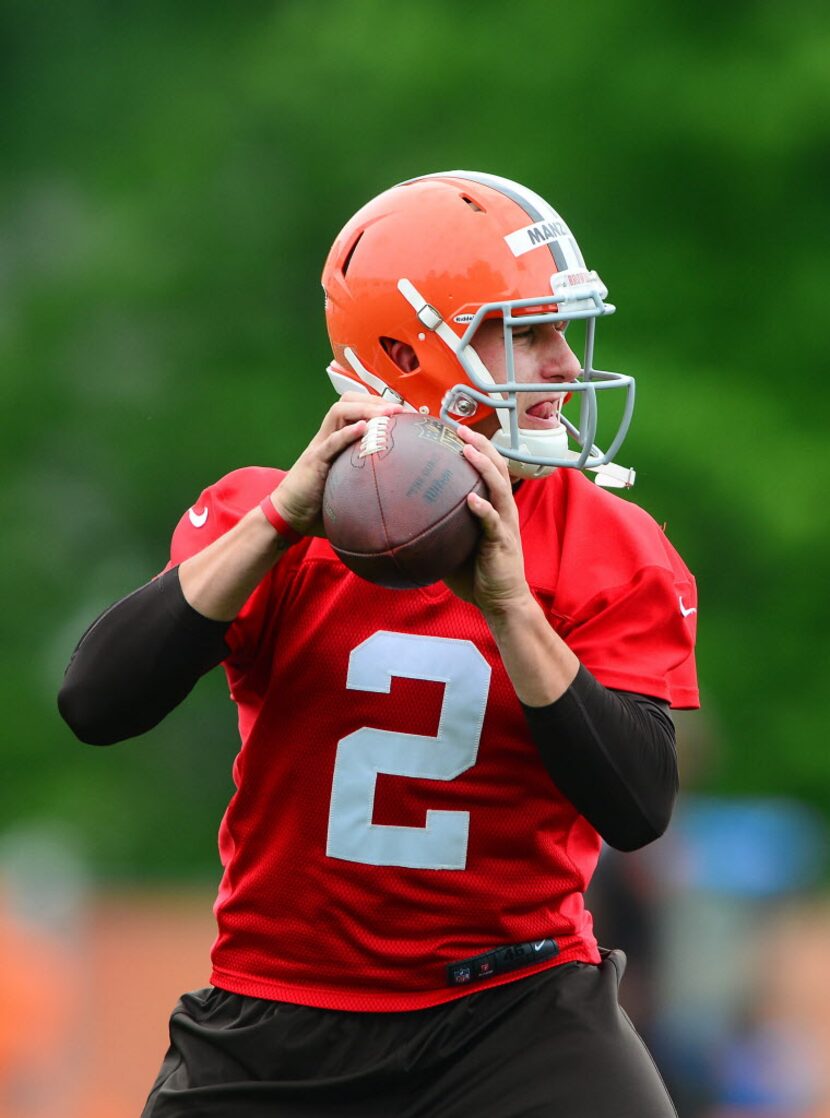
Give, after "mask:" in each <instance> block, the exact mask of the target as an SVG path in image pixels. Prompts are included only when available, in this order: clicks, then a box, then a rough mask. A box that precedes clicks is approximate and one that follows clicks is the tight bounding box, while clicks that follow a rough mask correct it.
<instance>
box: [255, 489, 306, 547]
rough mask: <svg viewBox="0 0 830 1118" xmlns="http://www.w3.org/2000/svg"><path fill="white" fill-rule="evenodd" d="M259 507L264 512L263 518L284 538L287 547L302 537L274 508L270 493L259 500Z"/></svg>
mask: <svg viewBox="0 0 830 1118" xmlns="http://www.w3.org/2000/svg"><path fill="white" fill-rule="evenodd" d="M259 507H260V508H261V509H262V511H263V512H264V513H265V519H266V520H267V521H268V523H269V524H270V525H271V527H272V528H273V529H274V531H275V532H276V533H277V535H278V536H280V537H281V538H282V539H284V540H285V542H286V543H287V544H288V546H289V547H290V546H291V544H292V543H297V542H298V540H301V539H302V538H303V534H302V532H298V531H296V529H294V528H292V527H291V525H290V524H289V523H288V521H287V520H285V519H284V518H283V517H281V516H280V514H279V513H278V512H277V510H276V509H275V508H274V502H273V501H272V500H271V494H270V493H269V494H268V496H267V497H263V499H262V500H261V501H260V502H259Z"/></svg>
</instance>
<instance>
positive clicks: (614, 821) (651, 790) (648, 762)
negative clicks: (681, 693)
mask: <svg viewBox="0 0 830 1118" xmlns="http://www.w3.org/2000/svg"><path fill="white" fill-rule="evenodd" d="M522 709H523V710H524V713H525V717H526V719H527V723H528V726H529V727H530V733H531V736H532V738H533V740H534V742H535V743H536V746H537V748H538V750H539V754H540V756H541V758H542V763H543V764H544V766H545V768H546V769H547V771H548V774H549V775H550V777H551V778H552V780H553V781H554V783H555V784H556V785H557V787H558V788H559V790H560V791H561V792H562V793H563V794H564V795H565V796H567V798H568V799H569V800H570V801H571V803H572V804H573V805H574V807H575V808H577V809H578V810H579V811H580V812H581V813H582V815H584V816H585V818H586V819H587V820H588V822H589V823H591V824H592V825H593V826H594V828H595V829H596V830H597V831H598V832H599V834H600V835H601V836H602V837H603V838H604V839H605V841H606V842H607V843H608V845H609V846H613V847H615V848H616V849H617V850H637V849H638V848H639V847H641V846H645V845H646V844H647V843H649V842H652V841H653V840H654V839H656V838H659V837H660V835H662V834H663V832H664V831H665V829H666V827H667V826H668V824H669V820H670V818H671V814H672V810H673V809H674V803H675V800H676V799H677V791H678V773H677V753H676V749H675V734H674V723H673V722H672V720H671V716H670V715H669V707H668V703H665V702H661V701H660V700H658V699H652V698H650V697H649V696H647V695H638V694H634V693H633V692H630V691H612V690H610V689H609V688H607V687H603V685H602V684H601V683H599V682H598V681H597V680H596V679H595V678H594V676H592V675H591V673H590V672H589V671H588V669H587V668H586V667H584V665H583V666H580V669H579V671H578V672H577V675H576V678H575V679H574V681H573V683H572V684H571V685H570V687H569V688H568V690H567V691H566V692H565V693H564V695H562V697H561V698H560V699H557V701H556V702H553V703H550V704H548V705H547V706H543V707H529V706H525V705H524V704H522Z"/></svg>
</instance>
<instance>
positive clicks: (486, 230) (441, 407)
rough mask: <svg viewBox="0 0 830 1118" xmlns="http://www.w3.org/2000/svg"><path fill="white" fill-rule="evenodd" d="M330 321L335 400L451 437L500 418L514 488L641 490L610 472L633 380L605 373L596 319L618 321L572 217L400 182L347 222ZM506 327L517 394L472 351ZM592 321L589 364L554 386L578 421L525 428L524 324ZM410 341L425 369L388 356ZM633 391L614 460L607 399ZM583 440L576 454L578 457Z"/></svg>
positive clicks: (544, 387)
mask: <svg viewBox="0 0 830 1118" xmlns="http://www.w3.org/2000/svg"><path fill="white" fill-rule="evenodd" d="M322 281H323V288H324V290H325V294H326V323H327V326H328V332H329V338H330V340H331V345H332V350H333V352H334V360H333V361H332V363H331V364H330V365H329V368H328V373H329V377H330V379H331V381H332V384H333V385H334V387H335V389H336V390H337V391H338V392H340V393H342V392H345V391H347V390H355V389H359V390H363V391H369V392H374V393H377V394H379V395H388V396H390V397H391V398H394V399H396V400H400V401H402V402H403V403H404V404H405V405H406V406H408V407H410V408H412V409H413V410H416V411H420V412H422V413H424V414H429V415H432V416H436V417H439V418H441V419H443V420H444V421H445V422H447V423H450V424H452V425H457V424H459V423H465V424H470V425H476V424H478V423H480V422H481V420H482V419H484V418H485V417H486V416H488V415H492V414H493V413H495V414H496V416H497V417H498V420H499V430H498V431H497V433H496V434H495V435H494V436H493V442H494V444H495V445H496V446H497V447H498V449H499V450H500V452H501V453H502V454H504V455H505V457H507V458H508V460H509V465H510V469H511V473H513V474H514V475H516V476H524V477H539V476H543V475H544V474H547V473H550V472H551V471H552V470H553V469H555V468H557V467H560V466H576V467H577V468H580V469H582V468H586V469H593V470H595V471H596V472H597V473H598V475H599V477H598V480H600V481H602V482H603V483H604V484H608V485H630V484H632V483H633V477H634V472H633V471H632V470H626V469H623V468H621V467H618V466H615V465H614V464H613V463H612V462H611V458H612V456H613V455H614V454H615V453H616V451H617V449H618V448H619V446H620V445H621V443H622V441H623V439H624V438H625V435H626V432H627V430H628V426H629V424H630V421H631V413H632V410H633V405H634V380H633V378H632V377H630V376H624V375H623V374H621V373H612V372H606V371H599V370H596V369H594V368H593V349H594V327H595V323H596V320H597V318H600V317H602V316H603V315H607V314H610V313H612V312H613V310H614V307H613V306H611V305H610V304H608V303H606V302H605V301H604V300H605V296H606V295H607V289H606V288H605V286H604V285H603V283H602V281H601V280H600V278H599V276H598V275H597V273H596V272H593V271H589V270H588V269H587V268H586V266H585V262H584V260H583V258H582V253H581V252H580V250H579V246H578V245H577V242H576V240H575V238H574V237H573V235H572V233H571V231H570V230H569V228H568V226H567V225H566V224H565V222H564V221H563V220H562V218H561V217H560V215H559V214H558V213H557V212H556V210H554V209H553V207H552V206H550V205H549V204H548V203H547V202H545V200H544V199H543V198H540V197H539V195H537V194H535V193H534V192H533V191H531V190H528V189H527V187H524V186H521V185H520V184H519V183H515V182H512V181H510V180H509V179H503V178H499V177H498V176H496V175H488V174H482V173H479V172H474V171H445V172H440V173H437V174H431V175H423V176H421V177H419V178H415V179H410V180H409V181H408V182H403V183H399V184H398V185H397V186H393V187H392V188H391V189H389V190H386V191H385V192H384V193H382V194H380V195H378V196H377V197H376V198H373V199H372V201H370V202H368V203H367V204H366V205H365V206H363V207H362V209H360V210H359V211H358V212H357V213H356V214H355V216H354V217H353V218H352V219H351V220H350V221H349V222H348V223H347V224H346V226H345V227H344V228H343V230H342V231H341V233H340V234H339V236H338V237H337V239H336V240H335V242H334V244H333V246H332V248H331V251H330V252H329V255H328V258H327V260H326V263H325V267H324V269H323V277H322ZM494 317H498V318H501V319H502V321H503V323H504V340H505V369H506V376H507V380H506V382H502V383H498V384H497V383H496V382H495V380H494V379H493V377H492V375H491V374H490V372H489V371H488V369H487V368H486V367H485V365H484V364H483V362H482V361H481V360H480V359H479V357H478V354H477V353H476V351H475V348H474V346H473V340H474V335H475V332H476V330H477V329H478V326H479V325H480V323H481V322H482V320H483V319H485V318H494ZM572 319H584V320H585V325H586V332H585V354H584V360H583V362H582V368H581V371H580V376H579V378H578V379H577V380H576V381H575V382H568V383H567V384H565V385H561V386H559V387H556V388H555V390H556V391H560V392H561V393H562V395H563V396H565V395H567V396H570V395H571V394H573V395H574V396H577V397H579V400H580V409H579V410H580V414H579V421H578V423H575V422H573V421H571V420H569V419H566V418H565V416H564V415H563V416H562V417H561V424H560V426H558V427H557V428H555V429H553V430H545V431H539V430H532V431H531V430H526V429H524V428H520V427H519V426H518V411H517V405H516V397H517V393H518V392H522V393H527V392H534V391H538V392H545V393H548V394H550V392H551V384H550V383H547V384H518V383H517V382H516V381H515V378H514V372H513V370H514V364H513V337H512V330H513V327H514V326H517V325H520V324H521V325H525V326H526V325H528V324H530V323H540V322H560V321H562V320H572ZM392 340H398V341H402V342H406V343H407V344H408V345H409V346H411V347H412V349H413V350H414V352H415V357H416V359H417V367H415V368H414V369H412V370H411V371H407V370H404V369H402V368H400V367H399V366H398V364H397V363H396V362H395V361H394V360H393V358H392V357H391V356H390V355H389V353H388V352H387V349H386V346H387V345H388V344H389V342H391V341H392ZM611 388H617V389H622V390H623V391H624V392H625V402H624V407H623V414H622V418H621V420H620V422H619V425H618V428H617V432H616V435H615V436H614V437H613V438H612V440H611V442H610V445H609V447H608V450H607V451H602V450H600V449H599V448H598V447H597V446H596V445H595V438H596V429H597V394H598V392H600V391H606V390H608V389H611ZM571 442H572V443H573V444H574V447H573V448H572V447H571V445H570V444H571Z"/></svg>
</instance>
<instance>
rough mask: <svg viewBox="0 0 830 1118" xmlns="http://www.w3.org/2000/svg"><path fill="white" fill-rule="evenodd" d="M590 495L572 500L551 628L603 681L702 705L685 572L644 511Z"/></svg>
mask: <svg viewBox="0 0 830 1118" xmlns="http://www.w3.org/2000/svg"><path fill="white" fill-rule="evenodd" d="M582 492H583V490H580V494H579V495H580V496H581V494H582ZM591 493H592V494H595V495H594V496H593V497H592V499H590V501H589V500H587V499H586V500H585V501H584V502H583V501H581V500H578V499H574V495H573V494H572V498H571V506H570V512H571V516H570V518H569V523H570V527H569V529H568V530H567V532H566V533H565V538H564V540H563V547H562V554H561V569H560V573H559V589H560V590H561V593H559V592H557V594H556V607H557V614H558V616H557V620H556V628H557V630H558V631H559V633H560V635H561V636H562V637H563V638H564V639H565V640H566V642H567V643H568V645H569V646H570V648H571V649H572V650H573V651H574V652H575V653H576V655H577V656H578V657H579V659H580V660H581V662H582V663H583V664H584V665H585V667H586V668H588V670H589V671H590V672H592V673H593V675H594V676H596V678H597V679H598V680H599V681H600V682H601V683H603V684H605V686H606V687H612V688H614V689H616V690H620V691H635V692H638V693H639V694H643V695H651V696H652V697H654V698H657V699H663V700H665V701H667V702H669V703H670V704H671V705H672V706H673V707H675V708H692V707H697V706H699V705H700V701H699V696H698V686H697V672H696V667H695V651H694V650H695V639H696V623H697V608H698V602H697V589H696V586H695V580H694V578H693V576H692V574H691V572H690V571H689V570H688V568H687V567H686V565H685V563H684V562H683V560H682V559H681V558H680V556H679V555H678V553H677V551H676V550H675V549H674V547H673V546H672V544H671V543H670V541H669V540H668V538H667V536H666V534H665V532H664V531H663V529H662V528H661V527H660V526H659V525H658V524H657V523H656V522H655V521H654V520H653V519H652V517H651V516H649V514H648V513H646V512H645V511H644V510H643V509H641V508H639V507H638V506H636V505H633V504H631V503H629V502H627V501H623V500H621V499H620V498H619V497H617V496H615V495H613V494H607V493H605V492H601V491H597V490H596V489H595V487H591Z"/></svg>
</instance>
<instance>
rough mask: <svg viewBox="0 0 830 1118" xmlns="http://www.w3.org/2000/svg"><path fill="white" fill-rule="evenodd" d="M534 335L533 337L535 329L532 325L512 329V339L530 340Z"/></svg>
mask: <svg viewBox="0 0 830 1118" xmlns="http://www.w3.org/2000/svg"><path fill="white" fill-rule="evenodd" d="M534 337H535V331H534V328H533V327H532V326H520V327H519V328H518V330H517V329H516V328H515V327H514V329H513V340H514V341H526V342H532V341H533V339H534Z"/></svg>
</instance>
